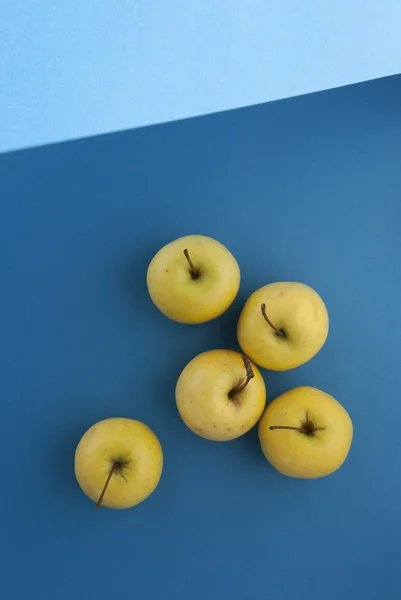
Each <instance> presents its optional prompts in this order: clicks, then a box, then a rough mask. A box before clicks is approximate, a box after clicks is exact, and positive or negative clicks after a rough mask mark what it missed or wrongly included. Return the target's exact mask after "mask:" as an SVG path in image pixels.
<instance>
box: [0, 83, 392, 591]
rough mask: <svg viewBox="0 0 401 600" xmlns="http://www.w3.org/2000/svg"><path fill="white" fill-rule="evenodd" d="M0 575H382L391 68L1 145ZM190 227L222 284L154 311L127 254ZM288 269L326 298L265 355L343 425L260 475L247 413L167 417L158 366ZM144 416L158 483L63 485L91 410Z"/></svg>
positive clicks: (351, 585) (213, 586) (367, 582)
mask: <svg viewBox="0 0 401 600" xmlns="http://www.w3.org/2000/svg"><path fill="white" fill-rule="evenodd" d="M0 176H1V179H0V181H1V184H0V185H1V190H2V191H1V197H2V199H1V215H0V222H1V230H0V233H1V250H0V252H1V276H0V277H1V279H0V280H1V290H2V291H1V297H0V308H1V313H0V314H1V319H2V325H1V357H0V358H1V407H2V411H1V419H0V428H1V445H2V451H1V473H2V484H1V490H2V491H1V513H0V515H1V521H2V529H1V531H2V533H1V536H2V546H3V550H4V553H3V559H2V569H3V571H4V574H3V576H2V582H1V589H2V594H3V595H4V598H6V599H7V600H13V599H16V598H18V599H19V598H24V597H28V596H29V597H30V598H41V599H44V598H52V599H53V598H57V599H58V600H64V599H68V600H70V599H71V598H74V599H75V600H78V599H84V598H85V599H87V598H96V600H103V599H110V598H120V597H130V598H138V599H139V598H140V599H141V600H148V599H151V598H178V599H180V598H191V599H193V600H198V599H201V598H208V600H215V599H216V600H217V599H219V600H220V599H222V598H231V599H233V600H234V599H235V600H237V599H240V598H245V597H249V598H254V597H263V598H267V597H269V598H274V600H284V599H287V598H301V599H302V598H310V597H311V595H313V596H314V597H319V598H325V600H332V599H333V600H334V599H338V598H347V599H348V598H349V599H352V600H358V599H364V600H373V599H378V600H379V599H380V600H382V599H383V598H386V600H390V599H392V598H396V597H398V593H399V586H400V584H401V570H400V546H401V537H400V534H401V501H400V492H401V436H400V426H401V395H400V391H401V368H400V355H401V339H400V321H401V302H400V299H401V269H400V256H401V235H400V234H401V232H400V226H401V78H400V77H395V78H389V79H385V80H381V81H376V82H371V83H367V84H362V85H358V86H354V87H350V88H344V89H339V90H335V91H330V92H326V93H320V94H316V95H312V96H306V97H301V98H297V99H290V100H286V101H282V102H278V103H273V104H267V105H262V106H258V107H253V108H249V109H243V110H238V111H233V112H229V113H225V114H219V115H214V116H210V117H205V118H199V119H194V120H188V121H183V122H178V123H172V124H168V125H163V126H157V127H153V128H145V129H143V130H136V131H129V132H125V133H119V134H113V135H107V136H103V137H97V138H93V139H85V140H82V141H77V142H73V143H67V144H61V145H55V146H49V147H44V148H39V149H35V150H30V151H24V152H18V153H13V154H8V155H3V156H1V157H0ZM188 233H203V234H207V235H210V236H213V237H216V238H217V239H219V240H220V241H222V242H223V243H224V244H226V245H227V246H228V247H229V248H230V250H231V251H232V252H233V253H234V255H235V256H236V258H237V259H238V261H239V264H240V266H241V270H242V285H241V290H240V294H239V297H238V299H237V301H236V302H235V304H234V305H233V307H232V308H231V309H230V310H229V311H228V312H227V313H226V314H225V315H224V316H223V317H221V318H220V319H218V320H216V321H215V322H211V323H209V324H206V325H202V326H183V325H178V324H176V323H173V322H170V321H168V320H167V319H165V318H164V317H163V316H162V315H161V314H160V313H159V312H158V311H157V310H156V308H155V307H154V306H153V305H152V303H151V302H150V300H149V298H148V295H147V291H146V285H145V274H146V268H147V265H148V263H149V261H150V259H151V258H152V256H153V254H154V253H155V252H156V251H157V250H158V249H159V248H160V247H161V246H162V245H163V244H165V243H166V242H168V241H170V240H172V239H174V238H176V237H179V236H181V235H184V234H188ZM288 279H289V280H291V279H294V280H299V281H304V282H307V283H308V284H310V285H312V286H313V287H314V288H316V289H317V290H318V292H319V293H320V294H321V295H322V296H323V298H324V299H325V301H326V303H327V307H328V310H329V314H330V317H331V331H330V335H329V339H328V341H327V344H326V346H325V347H324V349H323V351H322V352H321V353H320V354H319V355H318V356H317V357H316V358H315V359H314V360H313V361H312V362H310V363H309V364H307V365H305V366H304V367H302V368H299V369H296V370H294V371H290V372H287V373H281V374H279V373H278V374H274V373H268V372H265V376H266V384H267V388H268V397H269V399H272V398H274V397H275V396H276V395H278V394H279V393H281V392H283V391H284V390H287V389H289V388H291V387H293V386H296V385H300V384H308V385H312V386H317V387H319V388H322V389H324V390H325V391H327V392H329V393H331V394H333V395H334V396H335V397H336V398H338V400H340V402H342V403H343V404H344V406H345V407H346V408H347V410H348V411H349V412H350V414H351V416H352V418H353V421H354V426H355V438H354V444H353V447H352V450H351V454H350V456H349V459H348V461H347V462H346V464H345V465H344V467H343V468H342V469H341V470H340V471H339V472H338V473H336V474H335V475H333V476H331V477H329V478H326V479H322V480H318V481H298V480H291V479H287V478H285V477H282V476H280V475H279V474H278V473H276V472H275V471H274V470H273V469H272V468H271V467H270V466H269V465H268V463H267V462H266V461H265V460H264V458H263V456H262V454H261V452H260V450H259V448H258V443H257V438H256V432H255V431H253V432H251V433H250V434H249V435H247V436H245V437H244V438H241V439H239V440H237V441H234V442H230V443H226V444H218V443H212V442H207V441H205V440H202V439H200V438H198V437H196V436H194V435H193V434H192V433H191V432H190V431H189V430H187V429H186V428H185V426H184V425H183V424H182V423H181V422H180V420H179V417H178V414H177V411H176V408H175V401H174V386H175V381H176V379H177V377H178V375H179V373H180V371H181V369H182V368H183V367H184V365H185V364H186V363H187V362H188V361H189V360H190V359H191V358H192V357H194V356H195V355H196V354H197V353H199V352H201V351H203V350H207V349H212V348H216V347H230V348H236V337H235V326H236V320H237V317H238V314H239V311H240V309H241V306H242V304H243V303H244V301H245V299H246V298H247V296H248V295H249V294H250V292H252V291H253V290H255V289H256V288H258V287H259V286H261V285H263V284H266V283H268V282H270V281H275V280H288ZM111 416H127V417H134V418H138V419H141V420H143V421H145V422H146V423H148V424H149V425H150V427H152V428H153V429H154V431H155V432H156V433H157V435H158V436H159V438H160V440H161V442H162V444H163V448H164V453H165V469H164V474H163V477H162V480H161V483H160V486H159V488H158V489H157V491H156V492H155V493H154V494H153V495H152V496H151V497H150V499H149V500H147V501H146V502H145V503H144V504H142V505H140V506H138V507H137V508H134V509H132V510H127V511H121V512H117V511H110V510H106V509H104V510H101V511H100V512H95V511H94V510H93V504H92V503H91V502H90V501H89V500H88V499H87V498H86V497H85V496H84V495H83V493H82V492H81V491H80V490H79V488H78V485H77V484H76V482H75V479H74V473H73V456H74V450H75V446H76V444H77V443H78V441H79V439H80V437H81V435H82V434H83V432H84V431H85V430H86V429H87V428H88V427H89V426H90V425H91V424H92V423H95V422H96V421H98V420H100V419H104V418H105V417H111Z"/></svg>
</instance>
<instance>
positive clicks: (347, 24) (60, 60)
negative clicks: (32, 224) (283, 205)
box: [0, 0, 401, 151]
mask: <svg viewBox="0 0 401 600" xmlns="http://www.w3.org/2000/svg"><path fill="white" fill-rule="evenodd" d="M400 23H401V2H400V1H399V0H380V2H379V1H378V0H337V2H335V3H333V2H327V1H326V2H325V1H322V0H307V1H304V2H302V1H301V0H286V1H283V0H246V1H245V0H244V1H242V2H240V1H238V0H190V1H188V0H169V1H167V0H153V1H151V0H147V1H145V0H135V1H134V0H130V1H128V0H125V1H124V0H119V1H118V2H116V3H111V2H106V1H102V2H100V1H99V0H96V1H95V0H88V1H85V2H81V1H78V0H70V1H64V2H51V1H50V0H41V1H40V2H32V0H20V1H19V2H15V1H14V0H13V1H12V0H0V151H6V150H10V149H15V148H20V147H26V146H32V145H37V144H45V143H48V142H52V141H59V140H64V139H70V138H76V137H82V136H87V135H91V134H96V133H103V132H108V131H114V130H118V129H125V128H129V127H134V126H140V125H147V124H150V123H156V122H161V121H170V120H174V119H180V118H183V117H188V116H193V115H199V114H204V113H209V112H215V111H220V110H225V109H229V108H233V107H238V106H244V105H249V104H254V103H259V102H265V101H269V100H274V99H277V98H283V97H287V96H293V95H298V94H303V93H305V92H311V91H315V90H321V89H325V88H329V87H334V86H339V85H344V84H348V83H354V82H356V81H362V80H365V79H370V78H375V77H380V76H384V75H389V74H393V73H397V72H400V71H401V44H400V40H399V37H400V33H399V32H400Z"/></svg>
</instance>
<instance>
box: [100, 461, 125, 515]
mask: <svg viewBox="0 0 401 600" xmlns="http://www.w3.org/2000/svg"><path fill="white" fill-rule="evenodd" d="M112 463H113V466H112V467H111V469H110V471H109V474H108V476H107V479H106V483H105V484H104V488H103V489H102V493H101V494H100V496H99V500H98V501H97V502H96V506H95V510H99V508H100V506H101V504H102V502H103V498H104V495H105V493H106V490H107V488H108V485H109V483H110V480H111V478H112V476H113V473H119V474H120V475H121V477H122V478H123V479H125V476H124V474H123V472H122V471H123V469H125V468H127V469H129V468H130V467H128V463H127V462H123V461H119V460H113V461H112ZM125 481H127V480H126V479H125Z"/></svg>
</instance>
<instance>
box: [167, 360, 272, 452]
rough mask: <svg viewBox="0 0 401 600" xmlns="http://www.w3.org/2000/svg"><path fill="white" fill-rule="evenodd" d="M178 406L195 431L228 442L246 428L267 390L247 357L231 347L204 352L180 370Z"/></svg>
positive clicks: (258, 411)
mask: <svg viewBox="0 0 401 600" xmlns="http://www.w3.org/2000/svg"><path fill="white" fill-rule="evenodd" d="M176 401H177V408H178V411H179V413H180V415H181V418H182V420H183V421H184V423H185V424H186V425H187V427H189V429H191V430H192V431H193V432H194V433H197V434H198V435H200V436H201V437H203V438H206V439H208V440H214V441H220V442H224V441H228V440H233V439H235V438H237V437H240V436H241V435H243V434H244V433H246V432H247V431H249V430H250V429H251V428H252V427H253V426H254V425H255V424H256V423H257V421H258V420H259V418H260V416H261V414H262V413H263V410H264V407H265V405H266V389H265V384H264V381H263V377H262V375H261V374H260V372H259V370H258V369H257V368H256V367H255V366H254V365H252V363H251V361H250V360H249V358H247V357H246V356H242V355H241V354H239V353H238V352H233V351H232V350H210V351H209V352H203V353H202V354H199V355H198V356H197V357H196V358H194V359H193V360H191V362H190V363H188V365H187V366H186V367H185V369H184V370H183V371H182V373H181V375H180V377H179V379H178V382H177V387H176Z"/></svg>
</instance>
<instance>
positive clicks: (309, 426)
mask: <svg viewBox="0 0 401 600" xmlns="http://www.w3.org/2000/svg"><path fill="white" fill-rule="evenodd" d="M269 429H270V430H271V431H274V430H275V429H289V430H291V431H300V432H301V433H304V434H305V435H307V436H308V437H313V436H314V435H315V432H316V431H323V430H324V429H326V427H316V425H315V424H314V422H313V421H310V420H309V415H308V412H307V413H306V415H305V421H302V422H301V427H292V426H291V425H271V426H270V427H269Z"/></svg>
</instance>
